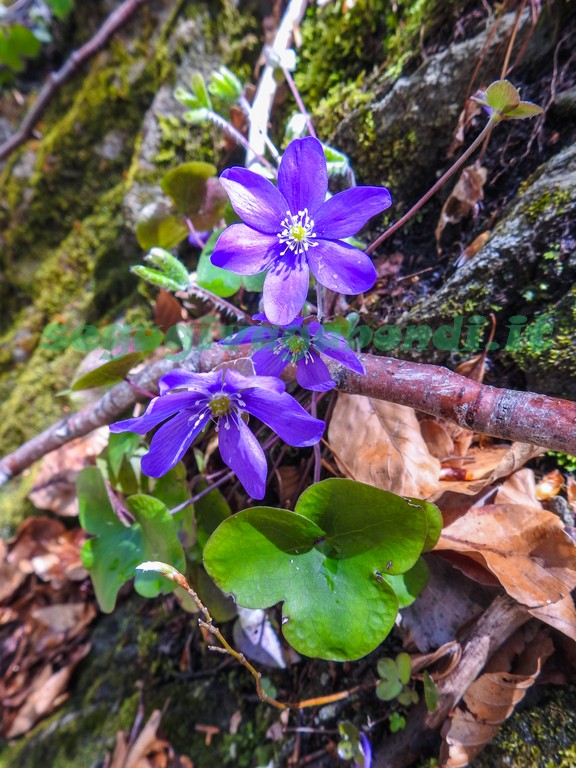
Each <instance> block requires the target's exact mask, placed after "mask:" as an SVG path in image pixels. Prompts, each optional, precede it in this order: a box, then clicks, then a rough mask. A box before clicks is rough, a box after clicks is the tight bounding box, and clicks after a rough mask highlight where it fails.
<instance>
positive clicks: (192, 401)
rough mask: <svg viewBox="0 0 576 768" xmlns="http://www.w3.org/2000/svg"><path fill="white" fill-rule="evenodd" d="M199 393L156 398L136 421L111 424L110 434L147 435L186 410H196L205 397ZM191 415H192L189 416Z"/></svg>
mask: <svg viewBox="0 0 576 768" xmlns="http://www.w3.org/2000/svg"><path fill="white" fill-rule="evenodd" d="M203 396H204V395H203V394H202V393H198V392H178V393H174V394H173V395H165V396H163V397H155V398H154V400H152V401H151V402H150V405H149V406H148V408H147V409H146V413H144V414H143V415H142V416H137V417H136V418H134V419H124V421H117V422H116V423H115V424H110V432H136V433H137V434H138V435H145V434H146V432H150V430H151V429H154V427H157V426H158V424H161V423H162V422H163V421H166V419H169V418H170V417H171V416H175V415H176V414H177V413H179V412H180V411H183V410H184V409H190V408H194V406H195V405H196V403H197V401H198V400H199V399H200V398H201V397H203ZM188 415H190V414H188Z"/></svg>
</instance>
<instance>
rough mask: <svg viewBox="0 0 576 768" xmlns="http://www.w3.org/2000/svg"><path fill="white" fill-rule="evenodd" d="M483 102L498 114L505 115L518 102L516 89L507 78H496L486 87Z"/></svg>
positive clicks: (518, 97) (514, 107)
mask: <svg viewBox="0 0 576 768" xmlns="http://www.w3.org/2000/svg"><path fill="white" fill-rule="evenodd" d="M484 99H485V103H486V104H487V105H488V106H489V107H492V109H493V110H494V111H495V112H497V113H498V114H501V115H505V114H506V113H507V112H511V111H512V110H513V109H516V107H517V106H518V105H519V104H520V96H519V95H518V91H517V89H516V88H514V86H513V85H512V83H511V82H509V81H508V80H496V82H494V83H492V84H491V85H489V86H488V88H487V89H486V92H485V94H484Z"/></svg>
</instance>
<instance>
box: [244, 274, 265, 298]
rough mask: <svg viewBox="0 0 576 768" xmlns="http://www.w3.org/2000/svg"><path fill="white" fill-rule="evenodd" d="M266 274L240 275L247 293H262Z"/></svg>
mask: <svg viewBox="0 0 576 768" xmlns="http://www.w3.org/2000/svg"><path fill="white" fill-rule="evenodd" d="M267 274H268V272H267V271H266V272H260V274H259V275H242V282H243V283H244V287H245V288H246V290H247V291H254V293H262V291H263V290H264V280H265V279H266V275H267Z"/></svg>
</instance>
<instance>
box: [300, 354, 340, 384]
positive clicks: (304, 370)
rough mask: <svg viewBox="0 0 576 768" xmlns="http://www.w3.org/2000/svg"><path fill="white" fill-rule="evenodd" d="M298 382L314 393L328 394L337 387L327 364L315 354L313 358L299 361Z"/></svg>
mask: <svg viewBox="0 0 576 768" xmlns="http://www.w3.org/2000/svg"><path fill="white" fill-rule="evenodd" d="M296 381H297V382H298V384H300V386H301V387H304V389H311V390H313V391H314V392H327V391H328V390H329V389H334V387H335V386H336V384H335V383H334V382H333V381H332V377H331V376H330V371H329V370H328V368H327V366H326V363H325V362H324V361H323V360H322V359H321V358H320V355H318V354H314V352H313V353H312V356H311V357H307V358H305V359H304V358H303V359H302V360H299V361H298V364H297V365H296Z"/></svg>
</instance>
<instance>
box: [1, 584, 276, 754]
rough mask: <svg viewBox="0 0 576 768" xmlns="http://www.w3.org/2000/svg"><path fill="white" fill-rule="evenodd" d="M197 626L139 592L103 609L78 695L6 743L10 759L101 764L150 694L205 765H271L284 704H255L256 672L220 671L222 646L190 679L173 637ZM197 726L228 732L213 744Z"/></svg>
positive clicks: (178, 739)
mask: <svg viewBox="0 0 576 768" xmlns="http://www.w3.org/2000/svg"><path fill="white" fill-rule="evenodd" d="M195 625H196V619H195V618H194V617H193V616H191V615H189V614H182V613H181V611H179V610H178V609H176V613H175V614H172V615H168V614H167V613H166V610H165V608H163V607H162V605H161V603H160V601H157V602H156V603H152V602H151V601H146V600H144V599H143V598H140V597H138V596H136V595H132V596H130V597H129V598H128V599H127V600H125V601H123V602H121V603H120V605H119V606H118V608H117V609H116V610H115V612H114V613H113V614H111V615H108V616H101V617H100V618H98V619H97V622H96V626H95V628H94V630H93V632H92V633H91V637H90V640H91V643H92V648H91V651H90V653H89V655H88V656H87V658H86V659H84V660H83V661H82V662H81V663H80V665H79V668H78V670H77V672H76V673H75V675H74V677H73V680H72V684H71V690H70V694H71V695H70V699H69V700H68V701H67V702H66V704H65V705H64V706H63V707H61V708H59V709H58V710H57V711H56V712H55V713H54V714H53V715H51V716H50V717H49V718H47V719H46V720H44V721H42V722H41V723H39V724H38V725H37V726H36V727H35V728H34V729H33V730H32V731H31V732H30V733H29V734H27V735H26V736H25V737H23V738H22V739H19V740H17V741H14V742H12V743H11V744H8V743H7V742H6V741H4V742H0V768H13V766H15V765H21V766H26V768H45V766H47V765H49V766H50V768H72V767H73V768H80V766H82V768H89V767H90V766H93V767H94V768H97V767H98V768H101V767H102V766H103V765H104V758H105V756H106V753H107V752H111V751H113V749H114V742H115V737H116V733H117V732H118V731H120V730H124V731H130V729H131V728H132V725H133V724H134V720H135V717H136V714H137V711H138V706H139V703H140V702H142V705H143V707H144V711H145V716H146V717H148V716H149V715H150V714H151V713H152V711H153V710H154V709H159V710H163V709H165V713H164V715H163V717H162V725H161V730H160V732H161V734H162V735H164V736H165V737H166V738H167V739H168V741H169V742H170V743H171V744H172V745H173V747H174V748H175V750H176V751H177V752H178V753H179V754H184V755H188V756H189V757H190V758H191V759H192V760H193V762H194V765H195V766H196V768H211V767H212V766H214V765H223V766H234V767H235V768H236V767H239V768H251V766H254V765H264V764H266V763H267V762H268V761H269V760H271V759H272V758H273V757H274V754H275V751H276V749H277V747H275V745H274V743H273V742H271V741H270V740H267V739H266V737H265V734H266V731H267V729H268V728H269V727H270V725H272V723H273V722H274V720H275V719H277V713H276V712H275V711H274V710H273V709H272V708H270V707H267V706H264V705H260V706H259V705H256V704H255V703H247V700H249V701H250V702H254V698H255V696H254V686H253V681H252V678H251V677H250V675H248V673H246V672H245V671H244V670H240V669H238V670H234V669H232V670H231V669H230V668H226V670H224V672H223V673H222V674H221V675H219V674H218V673H217V672H215V671H214V670H215V668H216V667H218V666H219V665H220V662H221V657H220V656H219V655H216V654H212V655H210V654H208V655H207V656H205V657H204V660H203V662H202V663H203V665H205V667H206V669H205V674H199V675H197V676H194V675H192V676H190V677H189V679H187V676H186V675H185V674H182V673H181V672H180V670H179V666H178V662H177V659H176V654H175V652H174V648H173V646H174V643H176V644H180V645H181V646H182V648H181V649H180V650H181V651H182V650H183V646H184V643H185V642H186V639H187V638H190V636H191V634H192V633H193V632H194V628H195ZM196 631H197V630H196ZM161 645H164V646H165V650H164V651H161V650H159V646H161ZM166 648H169V650H166ZM194 648H195V645H194ZM196 652H197V649H196V650H194V653H196ZM202 653H203V654H204V653H205V652H204V651H202ZM194 666H196V664H195V665H194ZM210 670H212V672H211V671H210ZM237 710H241V712H242V714H243V716H244V717H243V720H242V723H241V725H240V728H239V730H238V732H237V733H236V734H235V735H234V736H231V735H230V733H229V731H230V718H231V717H232V715H233V714H234V712H236V711H237ZM196 725H199V726H202V725H210V726H216V727H217V728H219V729H220V734H219V735H217V736H215V737H214V739H213V741H212V744H211V745H210V746H207V745H206V738H205V734H204V733H203V732H202V731H201V730H196V728H195V726H196Z"/></svg>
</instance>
